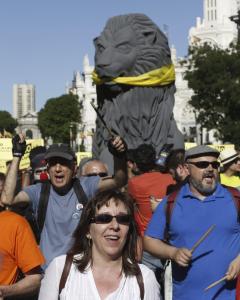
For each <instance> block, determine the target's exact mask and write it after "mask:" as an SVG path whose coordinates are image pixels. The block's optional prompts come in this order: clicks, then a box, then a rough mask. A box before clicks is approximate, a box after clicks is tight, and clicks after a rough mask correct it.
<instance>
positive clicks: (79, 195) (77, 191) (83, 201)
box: [73, 178, 88, 206]
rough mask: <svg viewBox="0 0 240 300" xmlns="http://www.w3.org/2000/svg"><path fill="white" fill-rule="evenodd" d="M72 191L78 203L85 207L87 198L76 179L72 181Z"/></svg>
mask: <svg viewBox="0 0 240 300" xmlns="http://www.w3.org/2000/svg"><path fill="white" fill-rule="evenodd" d="M73 189H74V192H75V194H76V196H77V199H78V202H79V203H81V204H82V205H83V206H85V205H86V204H87V202H88V197H87V195H86V193H85V192H84V190H83V187H82V185H81V183H80V180H79V179H78V178H74V179H73Z"/></svg>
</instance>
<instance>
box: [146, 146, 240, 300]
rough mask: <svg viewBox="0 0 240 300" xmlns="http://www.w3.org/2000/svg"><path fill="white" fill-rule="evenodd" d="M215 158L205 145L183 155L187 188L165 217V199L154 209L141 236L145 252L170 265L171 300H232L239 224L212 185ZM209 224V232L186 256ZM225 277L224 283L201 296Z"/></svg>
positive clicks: (225, 194)
mask: <svg viewBox="0 0 240 300" xmlns="http://www.w3.org/2000/svg"><path fill="white" fill-rule="evenodd" d="M218 156H219V152H218V151H217V150H215V149H214V148H211V147H208V146H205V145H204V146H203V145H202V146H196V147H193V148H191V149H189V150H188V151H187V152H186V155H185V160H186V166H187V168H188V171H189V183H186V184H185V185H184V186H183V187H182V188H181V189H180V191H179V193H178V195H177V197H176V199H175V202H174V203H173V205H172V211H171V212H169V215H168V216H167V209H166V201H167V198H165V199H164V200H163V201H162V202H161V203H160V204H159V206H158V207H157V209H156V211H155V213H154V215H153V218H152V219H151V221H150V223H149V225H148V228H147V230H146V232H145V238H144V248H145V250H146V251H149V252H150V253H152V254H153V255H155V256H158V257H159V258H164V259H171V260H172V266H173V267H172V273H173V300H183V299H184V300H186V299H189V300H190V299H191V300H192V299H194V300H200V299H204V300H210V299H211V300H212V299H217V300H220V299H222V300H226V299H227V300H233V299H235V286H236V278H237V276H238V274H239V270H240V256H239V249H240V225H239V221H238V211H237V209H236V207H235V201H234V199H233V197H232V195H231V193H230V192H229V191H228V190H227V189H226V188H224V187H223V186H221V185H220V184H219V183H218V178H219V175H218V169H219V162H218V161H217V158H218ZM169 217H170V220H168V224H167V221H166V219H167V218H168V219H169ZM212 225H214V226H215V228H214V229H213V230H212V232H211V233H210V234H209V235H208V236H207V238H206V239H205V240H203V241H202V243H200V244H199V246H198V247H197V248H196V249H195V250H194V251H191V249H192V247H193V246H194V244H195V243H196V242H197V241H198V240H199V238H200V237H201V236H202V235H203V234H204V233H205V232H206V231H207V229H208V228H210V226H212ZM166 231H167V233H168V236H169V239H168V242H169V244H168V243H166V242H165V241H164V240H165V239H166ZM225 275H226V280H223V281H222V282H220V283H219V284H218V285H216V286H215V287H212V288H211V289H209V290H208V291H204V289H205V288H206V287H207V286H208V285H210V284H211V283H213V282H214V281H217V280H219V279H220V278H222V277H224V276H225Z"/></svg>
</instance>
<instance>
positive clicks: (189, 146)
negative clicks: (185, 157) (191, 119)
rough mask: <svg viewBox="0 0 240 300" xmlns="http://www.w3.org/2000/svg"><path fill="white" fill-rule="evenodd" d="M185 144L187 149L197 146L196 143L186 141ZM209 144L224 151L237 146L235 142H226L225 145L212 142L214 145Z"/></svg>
mask: <svg viewBox="0 0 240 300" xmlns="http://www.w3.org/2000/svg"><path fill="white" fill-rule="evenodd" d="M184 145H185V150H188V149H190V148H192V147H195V146H197V144H196V143H185V144H184ZM207 146H209V147H212V148H214V149H216V150H217V151H219V152H222V151H223V150H226V149H234V148H235V147H234V144H224V145H218V144H212V145H207Z"/></svg>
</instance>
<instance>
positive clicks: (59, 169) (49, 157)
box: [44, 144, 77, 194]
mask: <svg viewBox="0 0 240 300" xmlns="http://www.w3.org/2000/svg"><path fill="white" fill-rule="evenodd" d="M44 159H45V160H46V161H47V170H48V174H49V177H50V181H51V183H52V185H53V187H54V189H55V190H56V191H57V192H58V193H59V194H65V193H67V192H68V191H69V189H70V188H71V187H72V179H73V177H75V175H76V171H77V159H76V155H75V153H74V151H73V150H72V149H71V148H70V147H69V145H67V144H53V145H51V146H50V147H49V148H48V149H47V151H46V153H45V155H44Z"/></svg>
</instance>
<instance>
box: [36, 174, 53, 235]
mask: <svg viewBox="0 0 240 300" xmlns="http://www.w3.org/2000/svg"><path fill="white" fill-rule="evenodd" d="M50 188H51V184H50V182H49V181H48V180H46V181H44V182H42V186H41V192H40V199H39V203H38V212H37V223H38V229H39V235H40V236H41V232H42V230H43V226H44V222H45V218H46V213H47V207H48V199H49V194H50Z"/></svg>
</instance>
